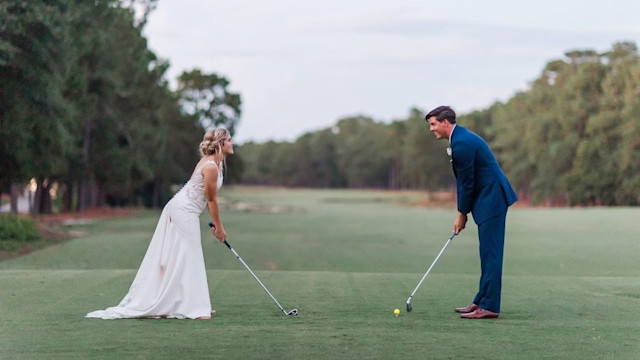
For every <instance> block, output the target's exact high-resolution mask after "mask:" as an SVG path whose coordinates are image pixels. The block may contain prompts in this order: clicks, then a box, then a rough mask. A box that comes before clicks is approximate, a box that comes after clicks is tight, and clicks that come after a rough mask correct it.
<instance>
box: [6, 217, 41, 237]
mask: <svg viewBox="0 0 640 360" xmlns="http://www.w3.org/2000/svg"><path fill="white" fill-rule="evenodd" d="M0 240H3V241H6V240H13V241H17V242H24V241H34V240H40V234H39V233H38V226H37V224H36V222H35V221H34V220H33V219H31V218H28V217H22V216H15V215H0Z"/></svg>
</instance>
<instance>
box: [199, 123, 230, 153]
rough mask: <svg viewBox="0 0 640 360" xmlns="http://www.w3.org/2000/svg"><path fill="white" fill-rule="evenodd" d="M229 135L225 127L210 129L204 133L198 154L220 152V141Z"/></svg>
mask: <svg viewBox="0 0 640 360" xmlns="http://www.w3.org/2000/svg"><path fill="white" fill-rule="evenodd" d="M229 136H231V135H230V133H229V130H227V129H225V128H217V129H210V130H207V132H206V133H204V138H203V139H202V142H201V143H200V155H202V156H203V157H204V156H207V155H216V154H220V153H221V152H222V142H223V141H225V140H226V139H227V138H228V137H229Z"/></svg>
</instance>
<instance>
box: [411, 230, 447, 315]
mask: <svg viewBox="0 0 640 360" xmlns="http://www.w3.org/2000/svg"><path fill="white" fill-rule="evenodd" d="M455 236H456V233H455V232H454V233H452V234H451V236H450V237H449V240H447V242H446V244H444V246H443V247H442V250H440V252H439V253H438V256H436V259H435V260H433V263H431V266H429V269H428V270H427V272H426V273H425V274H424V276H422V279H420V282H419V283H418V286H416V288H415V289H413V292H412V293H411V295H410V296H409V298H408V299H407V312H411V310H413V307H412V306H411V298H412V297H413V295H415V293H416V291H418V288H419V287H420V285H422V282H423V281H424V279H425V278H426V277H427V275H429V271H431V268H433V265H435V264H436V261H438V259H439V258H440V255H442V253H443V252H444V249H446V248H447V246H448V245H449V243H450V242H451V240H452V239H453V238H454V237H455Z"/></svg>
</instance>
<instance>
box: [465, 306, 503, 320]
mask: <svg viewBox="0 0 640 360" xmlns="http://www.w3.org/2000/svg"><path fill="white" fill-rule="evenodd" d="M498 316H500V314H499V313H495V312H493V311H489V310H485V309H483V308H477V309H476V311H473V312H470V313H468V314H462V315H460V317H461V318H463V319H497V318H498Z"/></svg>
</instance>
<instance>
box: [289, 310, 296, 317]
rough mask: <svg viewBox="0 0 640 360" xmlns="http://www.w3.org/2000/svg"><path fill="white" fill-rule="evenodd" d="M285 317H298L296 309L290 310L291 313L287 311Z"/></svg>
mask: <svg viewBox="0 0 640 360" xmlns="http://www.w3.org/2000/svg"><path fill="white" fill-rule="evenodd" d="M287 315H289V316H296V315H298V309H292V310H291V311H289V312H288V313H287Z"/></svg>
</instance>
